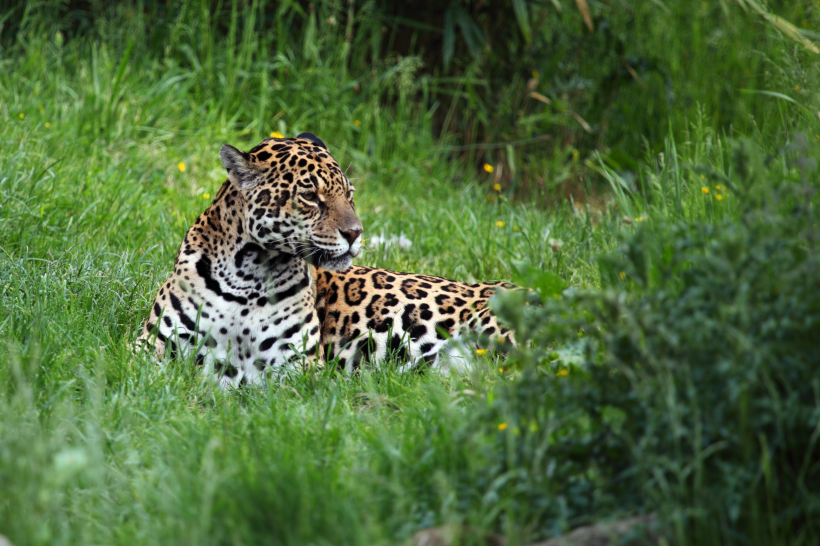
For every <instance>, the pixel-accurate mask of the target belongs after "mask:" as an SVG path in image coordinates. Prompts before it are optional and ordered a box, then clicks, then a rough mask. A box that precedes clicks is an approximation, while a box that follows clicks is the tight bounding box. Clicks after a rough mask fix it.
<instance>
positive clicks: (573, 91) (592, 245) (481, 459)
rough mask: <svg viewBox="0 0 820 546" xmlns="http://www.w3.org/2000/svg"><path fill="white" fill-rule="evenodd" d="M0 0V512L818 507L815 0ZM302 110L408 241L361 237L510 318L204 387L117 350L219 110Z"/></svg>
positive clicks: (262, 532)
mask: <svg viewBox="0 0 820 546" xmlns="http://www.w3.org/2000/svg"><path fill="white" fill-rule="evenodd" d="M0 8H2V11H0V24H2V27H0V126H2V131H0V288H2V290H0V334H2V339H3V343H2V346H0V484H2V485H1V486H0V487H2V492H3V493H2V495H0V533H3V534H5V535H7V536H8V537H9V538H11V539H12V541H13V542H14V543H15V544H17V545H18V546H19V545H25V544H60V543H65V544H75V543H106V544H110V543H129V544H139V543H145V544H156V543H192V544H204V543H214V544H219V543H254V544H256V543H271V544H300V545H301V544H339V543H344V544H394V543H397V542H401V541H403V540H405V539H406V538H407V537H409V536H411V535H412V534H413V533H414V532H415V531H417V530H419V529H422V528H425V527H429V526H433V525H439V524H442V523H456V524H465V525H466V526H468V527H469V528H470V529H473V530H477V531H478V534H477V535H475V536H473V540H474V542H475V543H480V539H479V538H476V537H479V536H480V534H481V532H482V531H492V532H495V533H500V534H502V535H504V536H505V537H506V539H507V540H508V541H509V543H511V544H519V543H520V544H528V543H530V542H532V541H535V540H538V539H541V538H547V537H549V536H553V535H556V534H560V533H562V532H565V531H566V530H568V529H571V528H573V527H576V526H578V525H582V524H586V523H590V522H597V521H603V520H607V519H617V518H620V517H623V516H626V515H630V514H633V513H645V512H656V513H657V514H658V515H659V517H660V519H661V523H662V528H663V529H664V533H665V536H666V537H667V540H669V541H670V542H674V543H681V544H687V543H697V544H707V543H716V544H717V543H720V544H725V543H743V544H756V543H766V544H772V543H783V544H786V543H788V544H801V543H814V542H816V541H817V540H818V535H819V534H820V532H819V531H818V528H817V523H816V522H817V521H818V518H817V512H818V497H817V491H820V487H818V485H820V484H818V481H820V476H819V475H818V473H819V472H820V467H818V461H820V457H818V448H817V439H818V435H819V434H820V433H819V432H818V431H820V408H819V407H818V400H820V383H818V381H820V380H818V378H817V373H816V371H815V369H816V363H817V362H818V360H820V354H818V351H820V349H818V347H817V344H816V340H815V339H814V337H815V334H814V332H817V331H818V327H820V324H819V322H818V321H820V301H819V300H818V298H820V278H819V277H820V273H818V271H820V267H818V265H819V264H818V255H817V241H818V235H820V232H818V224H817V212H816V208H815V203H814V200H816V196H815V191H816V189H817V187H818V178H817V176H818V175H817V170H816V158H817V156H818V155H819V154H818V141H820V136H818V135H820V127H818V121H819V120H820V117H818V116H820V114H818V111H820V96H819V95H818V93H817V91H816V90H817V89H818V83H820V81H818V80H819V79H820V78H818V64H817V61H818V52H817V45H816V44H817V42H818V41H820V40H818V38H820V37H819V36H818V34H817V33H816V32H817V29H818V28H820V5H818V4H816V3H811V2H779V3H776V2H772V3H770V4H769V5H763V4H761V3H758V2H756V1H754V0H736V1H735V2H731V1H729V0H724V1H715V2H701V3H699V2H685V1H675V0H667V1H654V2H640V3H639V2H625V1H618V0H613V1H611V2H584V1H581V0H577V1H576V2H573V3H570V2H568V1H566V0H555V1H552V2H525V1H523V0H516V1H513V2H511V3H510V4H502V3H482V2H461V1H454V2H450V3H442V4H438V3H435V4H434V3H425V2H408V3H388V2H377V1H373V2H366V3H361V4H359V3H353V2H348V3H342V2H330V1H328V2H316V3H313V4H307V3H298V2H267V3H266V2H262V1H259V2H253V3H241V2H225V3H211V2H199V3H196V2H186V3H179V4H176V3H149V2H140V3H138V2H133V3H132V2H121V3H93V2H91V3H84V2H71V1H69V2H56V3H49V2H45V3H10V2H0ZM308 130H309V131H312V132H315V133H317V134H318V135H320V136H321V137H322V138H323V139H324V140H325V141H326V142H328V144H329V146H330V148H331V150H332V151H333V153H334V155H335V156H336V157H337V159H339V161H340V163H343V164H345V166H347V165H350V170H349V173H352V174H351V176H352V178H355V182H356V184H357V187H358V189H359V193H358V196H359V210H360V216H361V218H362V221H363V223H364V225H365V230H366V234H365V236H366V237H373V236H376V235H383V236H384V237H385V238H388V239H389V237H390V236H399V235H401V234H404V236H405V237H406V238H407V239H409V240H410V241H412V246H410V247H407V246H404V247H402V246H399V245H397V244H392V245H389V244H388V245H383V244H382V245H375V244H372V243H371V244H369V245H368V246H369V248H368V251H367V253H366V254H365V255H364V256H363V258H362V259H361V260H360V262H361V263H365V264H368V265H377V266H380V267H388V268H392V269H398V270H408V271H416V272H424V273H429V274H439V275H445V276H449V277H453V278H457V279H460V280H473V279H512V280H515V281H517V282H520V283H522V284H526V285H529V286H533V287H535V288H536V289H537V290H538V293H539V295H540V297H541V298H543V300H544V302H543V303H542V304H541V305H540V306H529V307H525V306H522V305H521V302H517V301H515V300H511V299H502V300H501V301H499V302H498V303H497V305H498V309H499V312H500V313H502V314H503V315H504V316H505V317H506V318H507V320H509V321H510V322H512V323H513V324H515V325H516V326H517V331H518V333H519V337H520V338H521V339H523V340H531V342H530V343H529V344H528V345H525V346H524V347H523V348H522V349H521V350H520V351H517V352H515V353H514V354H512V355H511V356H510V358H509V359H508V360H506V361H498V360H492V359H487V360H482V361H481V362H482V363H483V364H486V368H487V369H486V370H485V371H484V372H481V373H476V374H472V375H469V376H467V377H454V378H444V377H440V376H438V375H433V374H426V375H421V376H402V375H398V374H395V373H393V372H392V371H391V370H390V369H389V367H388V368H385V369H384V370H382V371H372V372H365V373H363V374H361V375H360V376H356V377H351V378H347V379H343V378H340V377H337V376H334V375H333V374H331V373H320V374H310V375H307V376H299V377H293V378H292V379H290V380H288V381H287V382H285V384H284V385H276V386H271V387H270V388H269V389H249V390H244V391H242V392H236V393H220V392H215V391H213V389H212V387H211V385H210V384H209V383H208V382H207V381H203V380H202V378H200V377H198V376H196V375H195V374H194V373H192V371H191V370H192V367H191V366H190V365H189V363H185V362H180V363H166V364H163V365H161V366H157V365H156V364H155V363H153V362H151V361H149V360H148V359H145V358H142V357H140V358H134V357H133V356H132V355H130V353H129V352H128V349H127V347H128V344H129V343H130V341H131V340H132V339H133V338H134V336H135V333H136V331H137V328H138V325H139V323H140V321H141V320H142V319H143V317H144V313H145V311H146V309H147V306H148V304H149V302H150V300H151V299H152V298H153V295H154V293H155V291H156V287H157V286H158V284H159V283H160V282H161V281H162V280H164V278H165V276H166V275H167V273H168V272H169V270H170V265H171V262H172V260H173V256H174V253H175V252H176V249H177V246H178V244H179V241H180V239H181V236H182V234H183V233H184V231H185V230H186V229H187V226H188V225H190V223H191V222H192V221H193V219H194V218H195V217H196V216H197V214H198V213H199V212H201V211H202V210H203V209H204V208H205V206H206V205H207V204H208V203H209V200H210V198H211V196H212V195H213V194H214V193H215V190H216V189H217V188H218V187H219V185H220V184H221V182H222V181H223V180H224V173H223V172H222V168H221V166H220V164H219V159H218V155H217V150H218V146H219V145H221V144H222V143H224V142H228V143H231V144H234V145H236V146H238V147H240V148H243V149H248V148H250V147H252V146H253V145H255V144H256V143H258V141H260V140H261V139H262V138H264V137H266V136H268V135H269V134H271V133H272V132H274V131H276V132H280V133H282V134H284V135H293V134H297V133H298V132H301V131H308ZM485 165H486V168H485V167H484V166H485ZM488 171H489V172H488ZM545 272H548V273H545ZM565 287H568V288H567V289H565Z"/></svg>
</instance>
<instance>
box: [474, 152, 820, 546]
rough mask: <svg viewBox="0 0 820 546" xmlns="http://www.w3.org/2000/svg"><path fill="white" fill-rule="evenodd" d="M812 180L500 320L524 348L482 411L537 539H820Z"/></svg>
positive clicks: (694, 227) (645, 230)
mask: <svg viewBox="0 0 820 546" xmlns="http://www.w3.org/2000/svg"><path fill="white" fill-rule="evenodd" d="M739 149H742V147H740V148H739ZM736 155H738V157H741V158H742V152H740V151H739V152H738V154H736ZM810 163H811V162H810V161H809V160H806V158H798V159H797V161H796V164H797V165H798V166H800V165H802V167H803V172H802V179H801V177H800V175H799V174H800V173H797V170H794V171H792V172H794V173H797V176H796V180H795V181H788V180H786V181H777V180H775V181H772V180H769V187H770V188H771V187H774V188H775V189H774V190H770V191H769V192H768V194H767V195H765V200H763V201H762V202H758V203H756V201H757V200H758V199H760V198H761V197H764V196H763V195H762V194H761V193H760V191H761V190H760V189H759V188H747V189H748V190H749V191H746V192H745V194H742V195H739V196H737V198H739V199H742V200H745V203H744V205H745V207H746V213H745V214H744V216H743V218H742V222H736V221H734V222H733V221H723V222H719V223H716V224H709V223H705V222H691V223H682V222H679V223H669V222H664V221H660V222H657V223H656V224H653V223H651V222H650V223H649V224H643V225H642V226H641V227H638V228H637V229H636V230H635V233H634V234H633V235H630V236H628V237H626V238H625V240H624V242H623V244H622V246H621V247H620V248H619V249H618V250H617V251H616V252H614V253H612V254H610V255H608V256H605V257H604V258H602V259H601V262H600V265H601V270H602V278H603V280H604V290H602V291H600V292H583V293H567V294H566V295H565V296H563V297H560V298H552V299H547V300H546V301H545V303H544V305H543V306H523V305H521V303H522V301H521V299H522V297H523V296H522V295H521V294H507V295H506V296H504V297H502V298H500V299H499V301H498V302H497V303H496V308H497V310H498V312H499V313H500V314H501V315H502V316H503V317H504V318H505V319H506V320H508V321H509V322H510V323H512V324H514V325H515V326H516V329H517V331H518V332H519V336H520V337H521V336H523V338H524V340H525V341H528V345H524V346H522V348H521V349H520V350H518V351H517V352H516V353H515V354H514V355H513V356H512V357H511V362H512V363H513V364H514V365H516V366H520V367H521V368H522V370H523V371H522V373H521V376H520V377H519V378H518V379H517V380H516V381H514V382H513V383H512V384H510V385H509V386H508V387H502V388H501V389H500V391H499V392H500V396H499V398H498V400H497V401H496V402H495V403H494V404H493V405H492V407H491V410H490V411H491V412H492V413H493V415H494V416H495V420H496V422H504V423H506V424H507V426H508V428H507V430H508V431H509V433H508V434H507V435H506V437H505V438H503V439H502V441H501V444H502V445H499V447H498V451H497V454H496V457H497V460H498V461H499V463H498V464H499V468H498V469H497V471H498V472H499V473H500V474H502V473H504V472H505V471H506V470H507V469H517V470H515V471H512V470H510V471H509V472H508V474H507V475H508V479H509V481H510V483H509V484H508V485H507V487H510V488H512V490H514V491H515V492H516V498H517V499H518V501H519V502H520V506H521V509H522V510H523V511H524V513H525V515H526V516H527V517H528V518H529V521H530V522H531V523H532V524H534V525H535V526H536V527H538V526H541V529H542V532H549V526H550V525H552V524H553V522H554V521H556V519H555V518H556V516H558V515H560V516H562V517H563V518H564V519H565V520H567V521H569V522H570V523H571V524H573V525H574V524H578V523H582V522H584V521H585V520H586V519H589V518H592V517H593V516H600V515H601V514H611V513H613V512H620V511H629V510H637V511H655V510H659V511H661V512H662V514H663V515H664V516H665V521H666V522H667V525H668V526H669V527H668V532H669V533H671V534H672V535H673V536H674V537H676V538H677V539H678V540H679V541H680V542H681V543H692V544H703V543H707V542H708V543H721V544H724V543H747V544H748V543H789V544H792V543H800V542H812V541H816V540H817V539H818V538H820V526H818V521H820V495H818V491H820V446H819V445H818V439H820V376H818V373H817V371H818V367H817V366H818V363H820V344H818V342H817V335H818V332H820V253H818V248H817V243H818V234H820V231H818V225H819V224H818V220H819V219H820V218H818V214H817V209H816V207H815V206H813V205H812V204H811V196H812V195H813V193H814V189H815V187H816V179H813V178H812V175H811V173H810V172H809V169H808V167H809V166H810ZM735 171H736V173H738V177H742V176H743V175H744V171H743V169H742V168H736V169H735ZM746 174H748V173H746ZM812 180H814V182H815V185H813V183H812ZM556 348H560V349H559V350H556ZM524 507H526V509H524Z"/></svg>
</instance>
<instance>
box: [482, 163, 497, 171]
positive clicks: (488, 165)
mask: <svg viewBox="0 0 820 546" xmlns="http://www.w3.org/2000/svg"><path fill="white" fill-rule="evenodd" d="M484 170H485V171H486V172H488V173H491V172H493V171H494V170H495V168H494V167H493V166H492V165H490V164H489V163H485V164H484Z"/></svg>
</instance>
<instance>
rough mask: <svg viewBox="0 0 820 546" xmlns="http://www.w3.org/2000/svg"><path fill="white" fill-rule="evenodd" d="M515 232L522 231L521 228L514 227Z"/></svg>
mask: <svg viewBox="0 0 820 546" xmlns="http://www.w3.org/2000/svg"><path fill="white" fill-rule="evenodd" d="M513 231H521V228H520V227H518V226H513Z"/></svg>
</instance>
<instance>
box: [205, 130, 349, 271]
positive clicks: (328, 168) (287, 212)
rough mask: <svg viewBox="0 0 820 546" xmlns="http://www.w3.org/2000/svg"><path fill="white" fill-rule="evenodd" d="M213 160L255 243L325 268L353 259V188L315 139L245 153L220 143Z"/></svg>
mask: <svg viewBox="0 0 820 546" xmlns="http://www.w3.org/2000/svg"><path fill="white" fill-rule="evenodd" d="M219 156H220V158H221V159H222V164H223V165H224V166H225V168H226V169H227V171H228V178H229V179H230V181H231V183H232V184H233V185H234V186H236V187H237V188H238V189H239V191H240V192H241V193H242V196H243V197H244V203H245V205H244V227H245V231H246V232H247V234H248V237H250V238H251V239H252V240H254V241H255V242H256V243H257V244H259V245H261V246H264V247H265V248H267V249H269V250H276V251H279V252H285V253H288V254H294V255H297V256H301V257H302V258H304V259H306V260H307V261H308V262H310V263H312V264H314V265H316V266H318V267H322V268H325V269H331V270H342V269H347V268H348V267H349V266H350V263H351V260H352V259H353V257H354V256H358V254H359V252H360V251H361V248H362V223H361V221H359V218H358V217H357V216H356V212H355V210H354V208H355V203H354V201H353V192H354V188H353V185H352V184H351V183H350V180H348V178H347V177H346V176H345V174H344V173H343V172H342V169H341V168H339V164H338V163H337V162H336V160H335V159H333V156H331V155H330V152H328V149H327V146H325V143H324V142H322V141H321V140H319V138H318V137H316V135H314V134H312V133H302V134H300V135H299V136H297V137H296V138H268V139H265V140H264V141H263V142H262V143H261V144H259V145H258V146H256V147H255V148H253V149H252V150H250V151H249V152H242V151H240V150H237V149H236V148H234V147H233V146H229V145H227V144H226V145H224V146H222V149H221V150H220V151H219Z"/></svg>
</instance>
